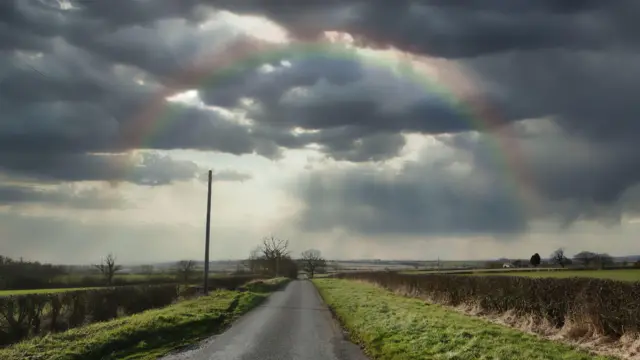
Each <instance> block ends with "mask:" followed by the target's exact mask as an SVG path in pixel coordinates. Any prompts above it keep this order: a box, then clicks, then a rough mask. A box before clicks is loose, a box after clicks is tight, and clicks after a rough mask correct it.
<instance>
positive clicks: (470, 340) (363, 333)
mask: <svg viewBox="0 0 640 360" xmlns="http://www.w3.org/2000/svg"><path fill="white" fill-rule="evenodd" d="M313 282H314V284H315V285H316V287H317V288H318V290H319V292H320V294H321V295H322V297H323V299H324V300H325V302H326V303H327V304H328V305H329V307H330V308H331V309H332V311H333V312H334V313H335V315H336V317H337V318H338V319H339V320H340V322H341V323H342V324H343V325H344V327H345V328H346V330H347V331H348V332H349V334H350V336H351V339H352V341H354V342H355V343H358V344H360V345H361V346H363V347H364V348H365V351H366V352H367V354H368V355H369V356H371V357H372V358H374V359H392V360H409V359H456V360H466V359H469V360H471V359H545V360H547V359H548V360H553V359H563V360H578V359H580V360H587V359H613V358H608V357H602V356H595V355H591V354H588V353H586V352H584V351H581V350H578V349H575V348H573V347H571V346H569V345H565V344H561V343H557V342H553V341H549V340H544V339H540V338H537V337H535V336H533V335H529V334H525V333H523V332H520V331H517V330H513V329H509V328H507V327H503V326H499V325H496V324H492V323H490V322H487V321H484V320H481V319H477V318H473V317H469V316H465V315H462V314H460V313H457V312H455V311H453V310H449V309H446V308H444V307H442V306H439V305H431V304H427V303H425V302H424V301H422V300H419V299H412V298H406V297H403V296H400V295H396V294H394V293H392V292H389V291H387V290H384V289H382V288H379V287H377V286H374V285H371V284H366V283H363V282H357V281H349V280H338V279H314V280H313Z"/></svg>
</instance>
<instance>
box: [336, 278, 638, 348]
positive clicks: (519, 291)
mask: <svg viewBox="0 0 640 360" xmlns="http://www.w3.org/2000/svg"><path fill="white" fill-rule="evenodd" d="M334 277H337V278H343V279H352V280H364V281H368V282H372V283H376V284H378V285H381V286H383V287H385V288H387V289H389V290H392V291H398V292H402V293H404V294H408V295H412V296H418V297H426V298H428V299H429V300H431V301H434V302H438V303H441V304H445V305H451V306H458V305H463V304H465V305H473V306H478V307H480V309H481V310H483V311H486V312H491V313H502V312H506V311H512V312H514V313H515V314H516V315H520V316H523V315H529V316H533V317H534V318H538V319H545V320H547V321H549V322H550V323H551V324H553V325H554V326H556V327H562V326H564V325H565V323H567V322H570V323H571V324H573V325H574V326H581V327H583V328H584V330H585V331H592V332H594V333H597V334H602V335H609V336H616V337H617V336H621V335H622V334H624V333H627V332H636V333H637V332H638V330H640V282H636V283H633V282H620V281H614V280H603V279H589V278H567V279H555V278H528V277H517V276H459V275H437V274H429V275H408V274H407V275H404V274H397V273H378V272H374V273H372V272H368V273H342V274H337V275H335V276H334Z"/></svg>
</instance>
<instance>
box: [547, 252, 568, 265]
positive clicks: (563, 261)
mask: <svg viewBox="0 0 640 360" xmlns="http://www.w3.org/2000/svg"><path fill="white" fill-rule="evenodd" d="M567 260H569V259H567V257H566V256H565V255H564V249H563V248H559V249H557V250H556V251H554V252H553V253H552V254H551V262H552V263H554V264H556V265H560V267H564V266H565V265H567V262H568V261H567Z"/></svg>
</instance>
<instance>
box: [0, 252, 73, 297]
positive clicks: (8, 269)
mask: <svg viewBox="0 0 640 360" xmlns="http://www.w3.org/2000/svg"><path fill="white" fill-rule="evenodd" d="M65 274H66V271H65V268H64V267H63V266H57V265H51V264H42V263H40V262H38V261H25V260H23V259H19V260H16V259H12V258H10V257H8V256H2V255H0V289H34V288H41V287H46V286H47V284H49V283H51V281H52V280H53V279H54V278H55V277H57V276H60V275H65Z"/></svg>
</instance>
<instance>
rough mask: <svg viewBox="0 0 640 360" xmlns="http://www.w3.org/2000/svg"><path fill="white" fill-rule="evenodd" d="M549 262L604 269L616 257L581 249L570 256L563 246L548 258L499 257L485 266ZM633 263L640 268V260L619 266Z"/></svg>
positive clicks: (535, 264)
mask: <svg viewBox="0 0 640 360" xmlns="http://www.w3.org/2000/svg"><path fill="white" fill-rule="evenodd" d="M544 264H549V265H556V266H560V267H561V268H564V267H567V266H570V265H573V266H580V267H582V268H593V269H604V268H610V267H614V266H616V263H615V261H614V258H613V257H612V256H611V255H609V254H607V253H595V252H591V251H581V252H579V253H577V254H575V255H574V256H573V258H569V257H567V256H566V255H565V250H564V249H563V248H559V249H556V250H555V251H554V252H553V253H551V255H550V256H549V259H548V260H543V259H542V258H541V257H540V254H538V253H535V254H533V255H532V256H531V258H530V259H529V261H528V262H527V261H526V260H509V259H505V258H501V259H498V260H497V261H490V262H487V264H486V265H485V267H487V268H500V267H503V266H509V267H527V266H532V267H538V266H540V265H544ZM629 265H632V266H633V267H636V268H640V261H636V262H635V263H633V264H629V262H627V261H624V262H621V263H620V264H619V266H622V267H626V266H629Z"/></svg>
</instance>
